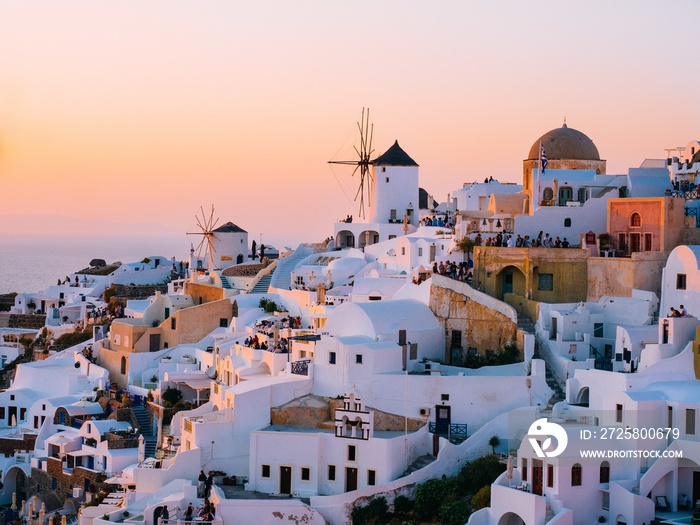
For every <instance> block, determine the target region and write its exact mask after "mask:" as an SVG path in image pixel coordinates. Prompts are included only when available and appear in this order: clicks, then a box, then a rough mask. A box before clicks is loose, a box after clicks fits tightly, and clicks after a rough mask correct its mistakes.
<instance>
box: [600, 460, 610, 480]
mask: <svg viewBox="0 0 700 525" xmlns="http://www.w3.org/2000/svg"><path fill="white" fill-rule="evenodd" d="M600 482H601V483H610V463H608V462H607V461H603V462H602V463H601V464H600Z"/></svg>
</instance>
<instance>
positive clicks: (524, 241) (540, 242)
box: [474, 232, 571, 248]
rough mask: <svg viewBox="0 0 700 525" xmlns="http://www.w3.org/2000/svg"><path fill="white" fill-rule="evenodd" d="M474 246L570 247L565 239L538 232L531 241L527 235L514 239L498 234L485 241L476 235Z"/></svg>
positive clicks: (479, 235)
mask: <svg viewBox="0 0 700 525" xmlns="http://www.w3.org/2000/svg"><path fill="white" fill-rule="evenodd" d="M474 244H475V245H476V246H482V245H483V246H500V247H503V248H568V247H569V246H571V245H570V243H569V241H567V240H566V237H564V238H563V239H560V238H559V237H556V238H554V237H550V235H549V233H546V234H544V236H543V232H540V233H539V235H538V236H537V237H536V238H534V239H531V238H530V236H529V235H525V236H524V237H523V236H521V235H520V234H518V235H517V236H516V237H515V238H513V236H512V235H507V234H503V233H500V232H499V233H498V234H497V235H496V236H495V237H487V238H486V241H484V239H483V238H482V237H481V233H477V234H476V237H475V238H474Z"/></svg>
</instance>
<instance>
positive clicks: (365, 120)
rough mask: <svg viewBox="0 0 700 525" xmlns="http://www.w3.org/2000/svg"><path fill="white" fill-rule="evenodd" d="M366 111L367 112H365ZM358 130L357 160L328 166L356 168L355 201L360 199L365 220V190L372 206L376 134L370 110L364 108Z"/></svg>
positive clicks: (361, 216) (330, 161) (368, 201)
mask: <svg viewBox="0 0 700 525" xmlns="http://www.w3.org/2000/svg"><path fill="white" fill-rule="evenodd" d="M365 110H366V111H365ZM357 129H358V131H359V132H360V145H359V147H358V146H353V149H354V150H355V153H356V154H357V157H358V158H357V159H356V160H329V161H328V164H344V165H347V166H355V169H354V170H353V172H352V176H353V177H354V176H355V174H356V173H358V171H359V174H360V179H359V181H358V185H357V192H356V193H355V201H356V202H357V199H358V198H359V199H360V214H359V215H360V218H365V190H366V193H367V203H368V206H370V205H371V204H370V185H371V180H372V171H371V169H370V164H371V160H370V158H371V156H372V153H374V150H373V149H372V135H373V133H374V124H371V123H370V120H369V108H362V117H361V118H360V121H359V122H358V123H357Z"/></svg>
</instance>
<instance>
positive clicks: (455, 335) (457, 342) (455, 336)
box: [452, 330, 462, 348]
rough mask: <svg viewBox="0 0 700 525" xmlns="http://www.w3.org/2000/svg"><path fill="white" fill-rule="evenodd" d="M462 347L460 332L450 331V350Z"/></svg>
mask: <svg viewBox="0 0 700 525" xmlns="http://www.w3.org/2000/svg"><path fill="white" fill-rule="evenodd" d="M461 347H462V331H461V330H452V348H461Z"/></svg>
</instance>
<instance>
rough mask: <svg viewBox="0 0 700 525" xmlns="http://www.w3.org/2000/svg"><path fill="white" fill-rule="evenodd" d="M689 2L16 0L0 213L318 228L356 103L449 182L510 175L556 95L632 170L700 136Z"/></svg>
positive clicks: (281, 229)
mask: <svg viewBox="0 0 700 525" xmlns="http://www.w3.org/2000/svg"><path fill="white" fill-rule="evenodd" d="M698 19H700V2H697V1H666V2H657V1H642V0H635V1H615V2H610V1H609V0H603V1H586V2H583V1H579V2H576V3H574V2H560V1H533V2H523V1H520V0H518V1H516V0H513V1H498V0H492V1H488V2H486V1H484V2H468V1H464V0H461V1H441V2H418V1H408V0H401V1H381V0H375V1H363V0H354V1H352V2H338V1H329V0H325V1H320V0H319V1H297V0H284V1H247V2H239V1H234V0H226V1H215V0H209V1H198V2H195V1H190V2H182V1H175V0H167V1H155V0H152V1H148V2H143V1H138V2H137V1H125V0H120V1H119V2H94V1H87V0H85V1H80V2H78V1H69V0H61V1H55V0H54V1H46V2H40V1H33V0H16V1H13V0H8V1H5V2H2V3H0V203H1V207H0V223H1V224H0V233H8V232H12V233H16V234H23V233H32V232H35V231H37V230H38V229H39V230H42V231H60V230H61V228H62V225H65V224H69V225H74V224H76V222H75V221H76V219H81V220H82V219H83V218H86V219H88V220H87V221H85V223H84V224H85V226H84V228H85V231H92V230H91V229H100V228H104V229H105V233H107V234H118V233H120V231H124V232H134V231H137V233H139V234H142V235H154V236H160V235H172V234H176V235H180V234H184V232H186V231H191V230H192V228H193V227H194V214H195V212H197V211H198V210H199V207H200V206H204V207H205V208H209V207H210V206H211V205H212V204H213V205H214V206H215V207H216V211H217V215H218V216H220V217H221V220H222V221H228V220H230V221H233V222H235V223H236V224H238V225H239V226H241V227H243V228H245V229H246V230H247V231H248V232H250V234H251V235H252V236H253V237H254V238H256V239H258V238H259V236H260V234H262V236H263V240H264V241H267V242H270V243H273V244H277V245H281V244H282V242H283V241H284V242H285V243H286V244H292V243H294V242H298V241H302V240H305V241H320V240H322V239H323V238H325V237H327V236H328V235H330V234H332V231H333V226H332V223H333V222H334V221H336V220H337V219H339V218H341V217H345V216H346V215H347V214H351V213H352V214H354V215H355V216H357V204H355V203H354V202H352V198H348V197H347V196H346V194H350V193H351V192H352V190H351V185H352V181H350V180H349V173H347V172H344V171H343V170H340V169H336V170H335V171H332V170H331V169H330V167H329V165H328V164H327V161H328V160H331V159H339V158H345V157H347V156H348V155H349V154H350V150H351V148H352V144H353V139H354V137H355V134H354V129H355V128H354V126H355V122H356V121H357V120H358V119H359V117H360V113H361V110H362V108H363V107H370V108H371V111H372V120H373V122H374V126H375V133H374V145H375V148H376V154H377V155H379V154H381V153H383V151H384V150H386V149H387V148H388V147H389V146H391V144H392V143H393V141H394V140H395V139H398V141H399V143H400V144H401V146H402V147H403V148H404V149H405V150H406V151H407V152H408V154H409V155H411V157H413V158H414V159H415V160H416V161H417V162H418V163H419V164H420V166H421V168H420V177H421V185H422V186H423V187H424V188H426V189H427V190H428V191H429V192H430V193H431V194H433V195H434V196H435V197H436V199H438V200H441V201H443V200H445V198H446V196H447V193H448V192H450V191H452V190H454V189H457V188H459V187H461V186H462V183H464V182H471V181H474V180H483V179H484V177H487V176H493V177H495V178H497V179H499V180H501V181H509V182H518V183H520V182H521V173H522V160H523V159H524V158H525V157H526V156H527V154H528V152H529V149H530V146H531V145H532V143H533V142H534V141H535V140H536V139H537V138H538V137H539V136H540V135H541V134H543V133H545V132H546V131H549V130H550V129H552V128H555V127H559V126H561V124H562V122H563V119H564V117H565V116H566V118H567V122H568V124H569V126H570V127H573V128H576V129H578V130H580V131H582V132H584V133H586V134H587V135H588V136H589V137H591V138H592V139H593V141H594V142H595V144H596V145H597V147H598V149H599V151H600V154H601V157H602V158H604V159H607V161H608V173H624V172H626V170H627V168H628V167H630V166H638V165H639V164H640V163H641V162H642V161H643V160H644V159H645V158H661V157H663V156H664V155H665V152H664V148H667V147H672V146H681V145H685V144H686V143H687V142H688V141H690V140H691V139H698V138H700V133H699V130H698V124H699V123H700V103H698V96H697V86H698V85H700V71H699V70H698V68H697V67H696V65H695V64H696V60H695V55H696V48H697V39H696V36H695V34H696V31H694V30H693V27H694V26H693V24H694V23H695V22H694V21H696V20H698ZM339 180H340V181H341V182H342V183H343V184H344V185H345V188H344V189H343V188H342V187H341V185H340V184H339ZM120 224H124V225H125V226H123V227H122V226H120ZM134 224H143V225H145V226H143V227H138V228H135V226H134ZM73 227H74V226H71V228H73ZM251 240H252V239H251Z"/></svg>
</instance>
